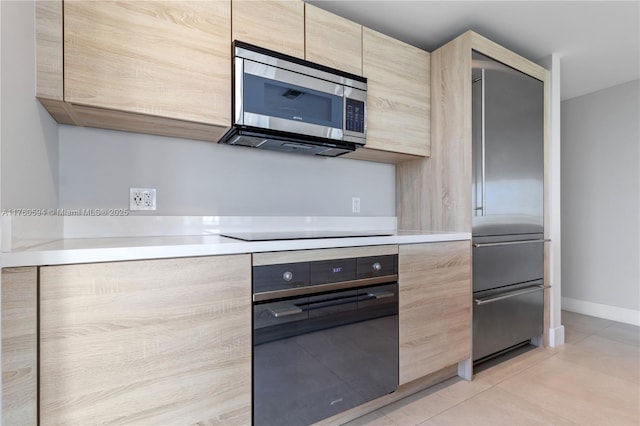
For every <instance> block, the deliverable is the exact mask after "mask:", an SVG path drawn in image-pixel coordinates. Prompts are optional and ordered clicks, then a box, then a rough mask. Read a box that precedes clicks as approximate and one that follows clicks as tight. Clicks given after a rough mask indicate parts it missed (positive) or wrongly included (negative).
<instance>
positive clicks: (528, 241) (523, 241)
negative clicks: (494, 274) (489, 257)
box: [473, 238, 551, 247]
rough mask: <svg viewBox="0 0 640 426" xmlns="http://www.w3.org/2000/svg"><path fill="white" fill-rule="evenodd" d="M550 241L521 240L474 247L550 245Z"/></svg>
mask: <svg viewBox="0 0 640 426" xmlns="http://www.w3.org/2000/svg"><path fill="white" fill-rule="evenodd" d="M548 242H551V240H550V239H548V238H544V239H538V240H520V241H502V242H499V243H474V244H473V246H474V247H494V246H511V245H515V244H531V243H548Z"/></svg>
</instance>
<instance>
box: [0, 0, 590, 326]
mask: <svg viewBox="0 0 640 426" xmlns="http://www.w3.org/2000/svg"><path fill="white" fill-rule="evenodd" d="M5 7H11V5H10V6H4V5H3V9H4V8H5ZM27 16H28V17H29V18H28V19H23V20H22V21H20V25H22V26H24V30H23V31H25V32H27V33H28V34H32V33H33V30H29V29H28V28H29V26H30V25H33V22H31V21H32V17H33V13H32V12H31V14H29V13H27ZM5 19H8V18H7V14H3V32H4V31H8V30H5V28H9V29H10V28H12V27H11V26H10V25H11V23H10V22H9V23H8V26H5V21H4V20H5ZM15 31H18V30H15ZM10 34H12V33H10ZM3 36H4V35H3ZM28 37H33V36H32V35H30V36H28ZM11 39H12V38H9V37H6V36H4V37H3V56H4V55H8V54H10V53H11V52H12V49H20V46H16V45H12V44H11V43H9V41H10V40H11ZM7 43H8V45H7ZM24 48H25V47H24V46H22V49H24ZM14 57H15V58H16V59H15V60H19V61H32V60H33V58H32V55H23V54H21V52H20V51H18V52H15V53H14ZM6 63H7V61H5V60H4V58H3V64H6ZM32 68H33V65H29V64H28V63H27V64H25V65H24V66H21V67H20V68H19V69H21V70H24V69H32ZM5 76H6V73H5V70H4V69H3V101H4V100H5V99H7V93H8V94H9V95H11V93H12V92H11V90H13V89H14V87H6V86H5V85H4V84H5V81H12V80H6V77H5ZM23 80H26V81H24V84H26V85H27V86H28V87H27V88H26V89H23V91H22V92H21V93H28V94H32V93H33V81H32V80H30V79H18V80H16V81H23ZM16 90H17V88H16ZM19 99H25V100H24V101H23V102H24V104H22V105H24V106H23V107H16V106H19V105H21V104H19V103H15V104H12V106H11V107H9V108H8V107H6V106H5V105H3V117H4V119H3V141H2V158H3V167H2V183H3V192H2V199H3V203H2V207H3V208H25V207H27V208H28V207H33V208H39V207H49V206H52V207H56V208H57V207H65V208H70V209H72V208H88V207H90V208H101V207H104V208H113V207H119V206H122V207H124V206H125V204H124V202H126V199H125V201H123V197H122V193H123V192H124V193H125V195H126V193H127V192H128V188H129V187H131V186H140V187H144V186H155V187H157V188H159V191H158V211H157V212H156V214H157V215H165V216H198V215H215V216H222V217H226V216H246V215H248V214H250V215H252V216H253V215H255V216H272V217H278V216H280V217H290V216H299V217H307V216H312V217H316V216H352V215H353V213H352V207H353V205H352V198H353V197H354V196H355V197H359V198H360V199H361V200H362V203H361V206H360V207H361V213H360V215H361V216H362V217H371V216H373V217H382V218H385V217H395V216H396V208H395V196H396V194H395V191H396V188H395V182H394V181H395V170H394V166H392V165H389V164H382V163H373V162H364V161H352V160H342V159H339V160H318V159H314V158H299V157H295V158H293V157H287V156H284V155H277V154H276V153H268V152H254V151H251V150H246V149H245V150H242V151H241V152H239V149H238V148H234V147H222V146H219V145H215V144H207V143H201V142H194V141H190V140H178V139H173V138H158V137H153V136H150V135H142V134H134V133H118V132H113V131H106V130H95V129H91V128H82V127H72V126H64V125H63V126H59V127H58V126H57V125H56V124H55V123H54V122H53V121H52V120H51V119H50V118H49V116H48V114H47V113H46V112H45V111H44V110H42V109H41V108H38V106H37V104H36V103H35V102H34V99H33V97H25V96H22V95H20V97H19ZM27 102H28V103H27ZM29 108H30V109H29ZM25 109H26V110H30V111H32V113H31V115H30V117H31V118H32V119H33V120H37V121H39V122H40V123H42V124H41V128H42V129H43V130H37V129H38V128H37V127H36V126H33V124H32V123H33V122H34V121H29V123H26V122H25V121H28V120H25V118H24V117H23V116H19V115H15V116H12V115H11V114H17V113H19V112H21V111H24V110H25ZM7 117H8V118H7ZM12 123H15V125H14V126H12V125H11V124H12ZM25 126H29V129H31V130H27V131H29V132H36V135H34V136H33V137H30V138H27V139H25V138H24V137H23V136H22V135H23V134H24V132H25ZM5 132H9V134H8V135H7V133H5ZM10 132H15V133H10ZM41 134H43V135H45V136H44V138H43V137H42V136H41ZM18 141H19V144H18ZM14 144H15V145H14ZM24 144H34V147H33V149H31V150H29V151H24V150H22V147H23V146H24ZM27 146H28V145H27ZM27 154H28V156H25V155H27ZM149 155H151V156H152V157H151V158H152V161H153V162H154V164H156V166H152V165H148V164H145V162H144V159H145V158H149V157H148V156H149ZM240 155H242V160H243V161H242V162H238V161H237V158H238V157H239V156H240ZM257 170H265V171H266V172H263V173H256V171H257ZM291 175H293V176H295V179H290V178H288V177H289V176H291ZM344 176H348V177H349V178H347V179H345V178H344ZM352 176H353V177H352ZM356 176H357V178H355V177H356ZM18 181H20V182H21V184H20V185H15V184H12V182H18ZM24 185H27V186H24ZM25 188H27V189H29V191H24V189H25ZM198 194H202V195H198ZM237 194H251V197H250V198H249V197H238V196H237ZM292 194H294V195H293V196H292ZM32 197H33V198H32ZM142 217H144V216H142ZM140 223H143V222H140ZM76 224H77V228H76V229H74V228H73V227H67V226H66V224H65V229H64V234H65V235H74V233H76V234H78V235H83V233H84V235H86V231H87V228H88V229H89V231H90V232H92V233H93V234H94V236H97V237H99V236H104V235H103V234H101V233H104V232H105V229H104V228H100V229H92V227H91V225H90V224H88V225H85V227H84V228H83V226H82V223H80V222H76ZM45 226H46V224H45ZM55 226H59V225H55V224H54V225H53V226H46V228H45V229H44V231H45V232H53V235H54V236H53V237H52V238H56V237H55V235H56V233H58V234H59V233H60V232H62V231H61V230H60V229H55ZM112 226H117V225H112ZM3 232H4V231H3ZM37 236H40V237H46V235H45V234H43V233H42V232H40V233H39V234H37ZM6 239H7V236H6V235H5V234H3V241H5V240H6ZM4 247H5V246H4V245H3V250H4ZM576 299H579V297H577V298H576ZM558 308H559V307H558ZM558 312H559V310H558ZM557 326H560V323H558V324H557Z"/></svg>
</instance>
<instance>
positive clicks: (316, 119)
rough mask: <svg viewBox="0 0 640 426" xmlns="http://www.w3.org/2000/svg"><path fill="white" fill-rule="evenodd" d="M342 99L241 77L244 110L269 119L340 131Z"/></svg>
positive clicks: (292, 86) (287, 84)
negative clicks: (275, 118)
mask: <svg viewBox="0 0 640 426" xmlns="http://www.w3.org/2000/svg"><path fill="white" fill-rule="evenodd" d="M342 102H343V101H342V97H341V96H336V95H333V94H330V93H324V92H320V91H317V90H313V89H308V88H304V87H301V86H296V85H295V84H289V83H284V82H281V81H277V80H271V79H268V78H264V77H259V76H256V75H253V74H244V110H245V112H250V113H254V114H259V115H263V116H268V117H277V118H284V119H287V120H294V121H299V122H303V123H309V124H317V125H320V126H325V127H331V128H335V129H342Z"/></svg>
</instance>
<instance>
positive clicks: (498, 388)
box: [347, 311, 640, 426]
mask: <svg viewBox="0 0 640 426" xmlns="http://www.w3.org/2000/svg"><path fill="white" fill-rule="evenodd" d="M562 323H563V324H564V326H565V345H564V346H562V347H560V348H533V349H531V348H529V349H523V350H522V351H521V354H520V355H518V356H516V357H512V358H510V359H508V360H506V361H503V362H501V363H499V364H495V365H485V366H484V367H482V368H480V369H479V370H480V371H478V372H477V373H476V374H475V376H474V380H473V381H471V382H466V381H464V380H461V379H459V378H453V379H450V380H447V381H446V382H444V383H441V384H439V385H436V386H434V387H432V388H429V389H426V390H424V391H422V392H419V393H417V394H415V395H412V396H410V397H407V398H405V399H403V400H400V401H398V402H395V403H393V404H391V405H388V406H386V407H383V408H381V409H379V410H377V411H375V412H373V413H370V414H368V415H366V416H363V417H360V418H358V419H355V420H353V421H352V422H349V423H347V425H349V426H358V425H385V426H387V425H388V426H390V425H394V426H395V425H397V426H405V425H422V426H433V425H529V424H545V425H547V424H566V425H571V424H579V425H640V328H639V327H634V326H631V325H627V324H622V323H618V322H614V321H608V320H604V319H600V318H594V317H589V316H585V315H580V314H576V313H573V312H567V311H563V312H562Z"/></svg>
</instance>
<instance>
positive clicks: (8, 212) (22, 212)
mask: <svg viewBox="0 0 640 426" xmlns="http://www.w3.org/2000/svg"><path fill="white" fill-rule="evenodd" d="M0 214H1V215H2V216H32V217H39V216H129V209H51V208H49V209H2V211H1V212H0Z"/></svg>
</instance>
